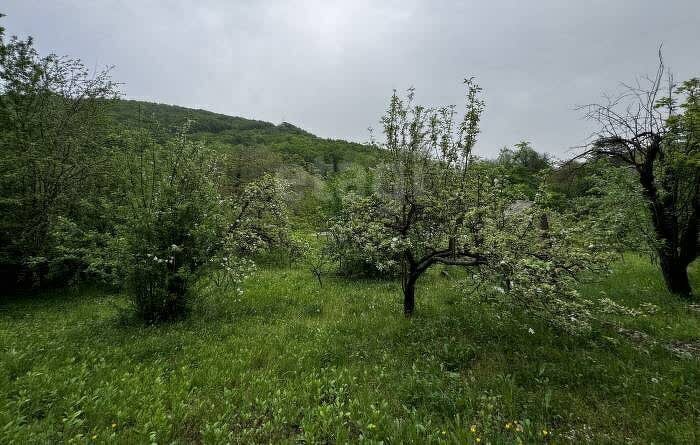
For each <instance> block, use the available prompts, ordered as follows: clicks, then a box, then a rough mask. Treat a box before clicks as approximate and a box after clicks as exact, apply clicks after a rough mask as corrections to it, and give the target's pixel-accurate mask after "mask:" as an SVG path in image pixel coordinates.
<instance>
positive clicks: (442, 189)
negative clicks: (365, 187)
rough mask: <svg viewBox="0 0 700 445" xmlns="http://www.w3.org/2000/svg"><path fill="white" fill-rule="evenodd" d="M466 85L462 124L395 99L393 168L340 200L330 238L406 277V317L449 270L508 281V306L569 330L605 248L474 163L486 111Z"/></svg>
mask: <svg viewBox="0 0 700 445" xmlns="http://www.w3.org/2000/svg"><path fill="white" fill-rule="evenodd" d="M465 84H466V87H467V94H466V107H465V112H464V115H463V116H462V117H461V119H460V120H459V121H456V115H457V113H456V109H455V107H453V106H450V107H442V108H426V107H422V106H419V105H414V104H413V96H414V94H413V90H409V92H408V95H407V97H406V98H405V99H401V98H399V97H398V96H397V95H396V93H394V95H393V96H392V98H391V101H390V104H389V108H388V110H387V113H386V115H385V116H384V118H383V119H382V123H383V128H384V135H385V138H386V141H385V143H384V144H383V148H384V149H385V150H386V152H387V158H388V162H387V163H386V164H384V165H381V166H379V167H377V169H376V172H375V174H376V181H375V183H376V185H375V186H374V189H373V190H372V192H371V193H365V194H362V195H359V194H355V193H348V194H347V195H346V196H344V197H343V205H342V206H341V207H342V210H341V211H340V213H339V215H338V216H337V217H336V218H335V219H334V221H333V224H332V227H331V234H332V235H333V236H332V238H333V239H335V240H340V241H341V242H340V243H336V244H338V245H342V246H345V249H347V250H349V251H352V253H353V254H354V255H357V256H360V257H361V258H362V259H364V260H365V261H367V262H370V263H372V264H375V265H376V267H377V268H378V269H380V270H391V269H392V268H398V269H399V270H400V271H401V276H402V285H403V293H404V299H403V309H404V313H405V315H407V316H410V315H411V314H413V312H414V309H415V286H416V282H417V280H418V278H419V277H420V276H421V275H422V274H423V273H424V272H425V271H426V270H428V269H429V268H430V267H431V266H433V265H435V264H446V265H455V266H461V267H468V268H473V270H474V271H475V274H474V275H475V277H477V278H482V279H484V280H489V281H491V282H494V281H496V282H498V283H501V284H502V287H499V289H502V290H503V292H504V295H505V297H506V298H507V299H508V300H509V301H510V302H513V303H517V304H519V305H522V306H525V307H527V308H528V309H530V310H532V311H534V312H537V313H547V314H548V316H549V318H551V319H554V318H556V319H557V320H561V321H562V323H568V322H571V321H572V320H571V317H574V319H576V316H574V315H572V314H574V313H575V312H576V310H575V309H576V308H582V307H583V306H585V305H584V304H582V303H580V302H577V295H576V293H575V291H574V290H573V284H574V283H575V281H576V280H577V279H578V275H579V274H580V272H582V271H583V270H590V269H591V268H594V266H597V265H600V266H601V268H602V266H603V265H604V260H605V259H606V258H607V257H606V255H604V254H603V252H604V250H605V249H604V248H603V245H604V244H603V243H599V242H594V241H592V237H593V235H594V234H593V233H590V232H589V231H587V230H586V228H585V227H583V226H580V225H579V226H577V225H575V224H574V223H573V221H574V220H575V219H574V218H570V217H566V216H565V215H561V214H557V213H555V211H554V210H553V208H550V207H549V206H548V205H547V200H546V199H545V198H544V197H545V196H546V194H543V193H539V194H538V195H537V199H536V200H535V202H531V201H523V200H522V199H523V198H524V197H525V196H524V194H523V192H522V190H521V187H515V186H513V185H512V184H509V183H508V181H507V180H506V178H507V175H504V174H503V172H502V171H500V170H499V168H500V167H498V166H494V165H492V164H488V163H484V162H479V161H478V160H476V159H475V158H474V157H473V156H472V149H473V147H474V144H475V143H476V138H477V135H478V133H479V120H480V116H481V112H482V110H483V107H484V104H483V101H482V100H481V99H480V97H479V93H480V88H479V86H478V85H477V84H476V83H475V82H474V81H473V80H472V79H468V80H466V81H465ZM567 317H568V318H567ZM565 320H568V322H566V321H565Z"/></svg>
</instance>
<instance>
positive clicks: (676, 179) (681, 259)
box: [580, 54, 700, 298]
mask: <svg viewBox="0 0 700 445" xmlns="http://www.w3.org/2000/svg"><path fill="white" fill-rule="evenodd" d="M659 56H660V54H659ZM665 78H666V79H667V80H666V81H665V80H664V79H665ZM699 95H700V79H698V78H693V79H691V80H688V81H686V82H683V83H682V84H681V85H675V84H674V83H673V78H672V76H671V75H670V74H669V73H668V72H667V70H666V69H665V67H664V64H663V60H662V59H661V57H660V63H659V68H658V70H657V72H656V75H655V76H654V77H653V78H648V77H647V78H644V79H642V80H640V81H638V82H637V83H636V84H635V85H624V91H623V92H622V94H620V95H618V96H616V97H607V98H606V99H607V100H606V102H605V103H594V104H589V105H586V106H584V107H582V109H583V110H585V112H586V116H587V117H588V118H589V119H591V120H593V121H594V122H596V123H598V124H599V125H600V130H599V131H598V132H597V134H596V135H595V136H594V138H593V141H592V142H591V144H590V146H589V147H588V148H587V150H586V151H585V152H584V153H583V154H581V155H580V156H584V157H595V158H600V157H606V158H610V159H611V160H612V161H613V162H614V163H615V164H616V165H618V166H620V167H627V168H630V169H631V170H632V171H633V172H634V173H635V175H636V177H637V179H638V181H639V184H640V186H641V190H642V193H643V196H644V199H645V200H646V203H647V206H648V208H649V213H650V215H651V223H652V225H653V228H654V235H655V240H654V244H655V245H654V248H655V251H656V255H657V256H658V259H659V263H660V266H661V271H662V273H663V277H664V280H665V282H666V286H667V288H668V290H669V291H670V292H672V293H674V294H677V295H680V296H683V297H686V298H689V297H690V296H691V295H692V289H691V287H690V282H689V280H688V270H687V269H688V265H689V264H690V263H691V262H693V261H694V260H695V259H696V258H697V256H698V252H699V247H698V244H699V242H700V241H699V238H698V212H699V210H700V168H699V167H700V102H699V99H698V98H699Z"/></svg>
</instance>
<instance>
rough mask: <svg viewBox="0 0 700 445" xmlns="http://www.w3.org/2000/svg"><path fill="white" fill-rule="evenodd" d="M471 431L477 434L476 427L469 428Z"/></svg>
mask: <svg viewBox="0 0 700 445" xmlns="http://www.w3.org/2000/svg"><path fill="white" fill-rule="evenodd" d="M469 431H471V432H472V433H476V425H472V427H471V428H469Z"/></svg>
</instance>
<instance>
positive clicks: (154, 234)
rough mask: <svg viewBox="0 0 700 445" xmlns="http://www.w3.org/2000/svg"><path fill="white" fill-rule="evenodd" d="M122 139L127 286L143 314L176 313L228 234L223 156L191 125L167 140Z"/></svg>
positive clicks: (121, 232)
mask: <svg viewBox="0 0 700 445" xmlns="http://www.w3.org/2000/svg"><path fill="white" fill-rule="evenodd" d="M120 143H121V144H122V149H121V150H120V152H119V156H118V157H117V159H116V160H115V167H116V170H117V171H119V172H120V176H119V179H120V184H119V190H120V192H121V194H123V196H124V197H125V199H124V202H123V205H122V206H121V207H120V209H119V211H120V212H121V213H122V218H123V222H122V223H121V224H120V225H119V227H118V230H117V232H118V236H121V237H124V239H125V240H126V253H125V255H124V261H125V262H126V263H125V264H124V266H125V268H126V269H127V271H128V272H127V273H128V289H129V292H130V295H131V296H132V297H133V303H134V306H135V308H136V311H137V313H138V314H139V316H140V317H141V318H143V319H145V320H147V321H161V320H166V319H171V318H175V317H178V316H181V315H183V314H184V313H185V311H186V309H187V301H186V298H187V296H188V295H187V294H188V291H189V288H190V283H191V280H192V279H193V277H194V276H196V275H197V273H198V272H199V270H200V269H201V267H202V266H203V265H204V264H206V262H207V261H208V260H209V258H210V257H211V255H212V254H213V253H214V252H216V251H217V250H218V249H219V248H220V245H221V237H222V235H223V234H224V233H225V220H224V215H223V214H222V212H221V210H220V206H219V201H220V198H219V194H218V190H217V180H218V171H217V168H216V162H215V159H214V158H213V156H212V155H211V154H210V153H209V152H208V151H207V150H206V149H205V148H204V147H203V146H202V145H201V144H200V143H198V142H194V141H191V140H189V139H188V138H187V136H186V134H185V131H184V130H183V131H182V132H181V133H180V134H179V135H178V137H177V138H175V139H173V140H170V141H168V142H167V143H166V144H164V145H161V144H158V143H157V142H155V141H154V140H152V139H151V138H150V137H148V135H145V134H143V133H142V132H140V133H136V134H134V135H133V136H132V135H125V136H123V138H122V140H121V141H120Z"/></svg>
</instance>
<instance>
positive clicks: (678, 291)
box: [639, 146, 697, 298]
mask: <svg viewBox="0 0 700 445" xmlns="http://www.w3.org/2000/svg"><path fill="white" fill-rule="evenodd" d="M658 151H659V147H658V146H657V147H656V148H655V150H654V152H658ZM652 161H653V158H652ZM639 180H640V183H641V185H642V189H643V190H644V196H645V197H646V198H647V199H648V201H649V202H648V206H649V210H650V212H651V221H652V225H653V226H654V232H655V234H656V239H657V240H658V241H660V242H661V243H662V247H661V248H659V250H658V255H659V263H660V264H661V272H662V274H663V277H664V282H665V283H666V288H667V289H668V290H669V292H671V293H672V294H674V295H678V296H680V297H683V298H690V297H691V295H692V289H691V287H690V280H689V279H688V265H689V264H690V263H691V262H692V260H693V259H694V258H695V256H696V252H697V251H696V246H695V245H692V246H691V245H687V244H689V243H690V242H693V241H691V240H697V225H696V221H695V220H694V219H691V222H690V224H689V226H688V227H687V228H686V232H685V233H678V227H679V224H678V221H677V220H676V215H675V212H674V202H673V201H671V200H669V198H666V199H662V197H660V196H659V193H658V190H657V188H656V184H655V183H654V170H653V162H651V161H647V162H646V163H645V164H644V166H643V168H642V169H641V171H640V173H639ZM695 242H697V241H695Z"/></svg>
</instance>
